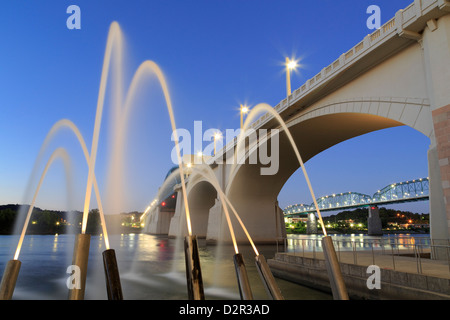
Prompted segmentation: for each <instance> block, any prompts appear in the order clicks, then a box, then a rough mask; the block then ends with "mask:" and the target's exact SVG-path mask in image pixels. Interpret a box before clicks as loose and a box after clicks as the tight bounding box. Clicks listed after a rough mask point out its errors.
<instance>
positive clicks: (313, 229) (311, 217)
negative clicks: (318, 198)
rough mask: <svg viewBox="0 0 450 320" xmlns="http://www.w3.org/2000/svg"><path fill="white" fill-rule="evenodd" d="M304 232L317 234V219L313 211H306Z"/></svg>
mask: <svg viewBox="0 0 450 320" xmlns="http://www.w3.org/2000/svg"><path fill="white" fill-rule="evenodd" d="M306 233H307V234H317V219H316V214H315V213H314V212H310V213H308V220H307V221H306Z"/></svg>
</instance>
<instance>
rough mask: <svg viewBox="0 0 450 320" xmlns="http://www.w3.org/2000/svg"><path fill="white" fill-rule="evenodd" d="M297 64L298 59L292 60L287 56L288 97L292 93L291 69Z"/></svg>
mask: <svg viewBox="0 0 450 320" xmlns="http://www.w3.org/2000/svg"><path fill="white" fill-rule="evenodd" d="M297 66H298V64H297V61H296V60H291V59H289V58H288V57H286V90H287V96H288V97H289V96H290V95H291V70H295V68H297Z"/></svg>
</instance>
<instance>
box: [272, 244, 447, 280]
mask: <svg viewBox="0 0 450 320" xmlns="http://www.w3.org/2000/svg"><path fill="white" fill-rule="evenodd" d="M333 244H334V247H335V250H336V254H337V257H338V260H339V261H340V262H343V263H353V264H355V265H358V261H359V262H361V261H362V260H363V259H364V261H365V262H367V261H368V259H369V261H370V262H371V264H373V265H380V267H385V268H389V269H393V270H400V269H401V267H400V266H401V265H402V264H405V263H407V264H409V265H410V264H411V260H405V259H404V258H405V257H408V258H413V261H414V263H415V265H416V268H415V269H416V272H417V273H418V274H423V273H424V267H423V265H424V261H432V260H434V261H439V262H440V264H441V265H446V270H447V271H448V273H449V274H450V239H443V240H440V239H430V238H426V237H383V238H379V239H360V238H357V239H339V238H335V239H333ZM282 247H283V249H281V246H280V243H278V242H277V251H278V252H279V251H281V250H283V251H284V252H287V253H293V254H294V255H299V256H302V257H306V256H307V257H311V256H312V258H313V259H316V258H318V257H319V254H321V252H322V239H321V238H299V239H295V238H288V239H286V240H285V242H284V243H283V245H282ZM409 270H410V269H409Z"/></svg>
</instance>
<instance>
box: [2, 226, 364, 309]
mask: <svg viewBox="0 0 450 320" xmlns="http://www.w3.org/2000/svg"><path fill="white" fill-rule="evenodd" d="M339 237H342V238H349V237H350V236H337V238H339ZM353 237H355V236H354V235H353ZM357 237H358V238H365V237H367V236H363V235H359V236H357ZM109 238H110V244H111V248H112V249H114V250H115V252H116V257H117V261H118V265H119V272H120V277H121V283H122V290H123V296H124V299H126V300H186V299H187V289H186V274H185V260H184V251H183V243H182V240H180V239H169V238H168V237H167V236H155V235H148V234H121V235H110V237H109ZM305 238H308V239H311V238H314V236H300V235H291V236H289V239H288V242H287V250H288V251H295V250H296V248H297V250H298V247H296V246H298V239H305ZM316 238H317V239H319V238H320V236H316ZM74 241H75V236H74V235H68V234H64V235H27V236H26V237H25V240H24V243H23V247H22V250H21V254H20V257H19V260H20V261H21V262H22V266H21V269H20V273H19V278H18V280H17V284H16V288H15V291H14V296H13V299H15V300H35V299H37V300H65V299H67V295H68V289H67V286H66V281H67V279H68V277H69V274H68V273H66V270H67V267H68V266H69V265H71V260H72V254H73V247H74ZM17 242H18V237H17V236H0V272H1V275H3V271H4V269H5V265H6V263H7V262H8V260H10V259H12V257H13V254H14V251H15V249H16V246H17ZM104 250H105V245H104V240H103V238H102V236H92V237H91V247H90V252H89V254H90V257H89V265H88V276H87V282H86V294H85V299H86V300H99V299H100V300H104V299H107V296H106V286H105V278H104V272H103V262H102V252H103V251H104ZM239 250H240V253H242V255H243V256H244V261H245V264H246V268H247V272H248V275H249V280H250V285H251V288H252V292H253V296H254V298H255V299H258V300H264V299H268V298H269V297H268V295H267V294H266V292H265V289H264V287H263V283H262V282H261V279H260V277H259V274H258V272H257V270H256V267H255V263H254V256H255V255H254V252H253V250H252V248H251V247H250V246H242V245H241V246H239ZM258 250H259V252H260V253H261V254H263V255H264V256H265V258H266V259H270V258H272V257H273V256H274V254H275V253H276V252H277V250H282V246H281V245H278V246H277V245H262V246H258ZM199 251H200V261H201V268H202V277H203V283H204V291H205V298H206V299H207V300H238V299H240V296H239V289H238V287H237V280H236V273H235V269H234V263H233V254H234V251H233V248H232V247H231V246H222V245H206V243H205V242H204V241H202V240H201V239H200V240H199ZM276 281H277V283H278V286H279V287H280V290H281V292H282V294H283V296H284V298H285V299H286V300H330V299H332V297H331V295H330V294H328V293H323V292H320V291H317V290H313V289H310V288H307V287H304V286H300V285H297V284H294V283H290V282H288V281H284V280H282V279H278V278H277V279H276Z"/></svg>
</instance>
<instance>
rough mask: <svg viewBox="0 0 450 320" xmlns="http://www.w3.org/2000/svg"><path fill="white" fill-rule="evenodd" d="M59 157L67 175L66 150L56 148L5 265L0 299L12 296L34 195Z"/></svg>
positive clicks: (7, 298)
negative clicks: (12, 252) (15, 246)
mask: <svg viewBox="0 0 450 320" xmlns="http://www.w3.org/2000/svg"><path fill="white" fill-rule="evenodd" d="M58 157H59V158H61V159H62V160H63V162H64V165H65V168H66V174H67V175H68V176H69V173H70V170H69V167H70V159H69V156H68V154H67V152H66V150H65V149H64V148H58V149H56V150H55V151H54V152H53V153H52V155H51V156H50V159H49V160H48V162H47V164H46V166H45V168H44V171H43V172H42V175H41V178H40V180H39V183H38V186H37V189H36V191H35V194H34V196H33V200H32V202H31V204H30V207H29V209H28V213H27V216H26V219H25V223H24V226H23V228H22V232H21V234H20V237H19V242H18V244H17V248H16V252H15V254H14V258H13V260H10V261H9V262H8V264H7V266H6V270H5V272H4V274H3V277H2V282H1V284H0V299H1V300H5V299H6V300H10V299H11V298H12V296H13V293H14V288H15V285H16V281H17V278H18V275H19V271H20V266H21V264H22V263H21V262H20V260H19V254H20V250H21V248H22V243H23V239H24V237H25V233H26V230H27V228H28V224H29V221H30V218H31V214H32V212H33V208H34V204H35V202H36V197H37V195H38V193H39V190H40V188H41V185H42V182H43V180H44V178H45V176H46V174H47V171H48V169H49V168H50V166H51V165H52V163H53V162H54V161H55V160H56V159H57V158H58Z"/></svg>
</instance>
